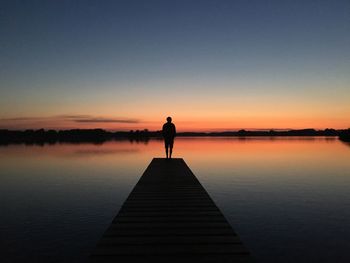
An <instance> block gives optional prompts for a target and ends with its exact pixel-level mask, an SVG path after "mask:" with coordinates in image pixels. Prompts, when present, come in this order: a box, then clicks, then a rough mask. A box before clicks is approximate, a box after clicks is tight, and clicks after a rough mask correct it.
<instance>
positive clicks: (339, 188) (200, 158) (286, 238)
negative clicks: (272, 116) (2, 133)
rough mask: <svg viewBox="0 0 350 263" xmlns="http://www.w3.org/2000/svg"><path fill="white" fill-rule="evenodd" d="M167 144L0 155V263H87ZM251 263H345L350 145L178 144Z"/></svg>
mask: <svg viewBox="0 0 350 263" xmlns="http://www.w3.org/2000/svg"><path fill="white" fill-rule="evenodd" d="M163 151H164V150H163V142H162V141H160V140H150V141H148V142H147V143H145V142H135V141H134V142H130V141H111V142H107V143H104V144H100V145H96V144H55V145H44V146H39V145H32V146H28V145H10V146H0V213H1V214H0V242H1V262H28V261H34V262H84V261H85V260H86V258H87V256H88V255H89V251H90V250H91V249H92V248H93V247H94V246H95V244H96V242H97V241H98V240H99V238H100V237H101V235H102V234H103V232H104V231H105V230H106V228H107V227H108V226H109V224H110V223H111V221H112V219H113V218H114V217H115V215H116V214H117V212H118V210H119V208H120V207H121V205H122V203H123V202H124V200H125V199H126V197H127V196H128V194H129V193H130V191H131V190H132V188H133V186H134V185H135V183H136V182H137V181H138V179H139V178H140V176H141V175H142V173H143V171H144V170H145V169H146V167H147V165H148V164H149V163H150V161H151V160H152V158H153V157H162V156H163ZM174 157H181V158H184V160H185V161H186V163H187V164H188V166H189V167H190V168H191V170H192V171H193V172H194V174H195V175H196V176H197V178H198V179H199V180H200V182H201V183H202V185H203V186H204V187H205V188H206V190H207V191H208V192H209V194H210V195H211V197H212V198H213V200H214V201H215V202H216V204H217V205H218V207H219V208H220V209H221V210H222V212H223V213H224V215H225V216H226V218H227V219H228V221H229V222H230V223H231V225H232V226H233V228H234V229H235V231H236V232H237V233H238V234H239V235H240V237H241V239H242V241H243V242H244V244H245V246H246V247H247V248H248V249H249V250H250V251H251V252H252V254H253V256H254V257H255V258H256V260H257V262H332V263H333V262H344V263H345V262H350V253H349V251H350V145H349V144H345V143H343V142H340V141H338V140H337V138H323V137H283V138H282V137H275V138H266V137H260V138H256V137H255V138H245V139H242V138H212V137H211V138H177V139H176V141H175V148H174Z"/></svg>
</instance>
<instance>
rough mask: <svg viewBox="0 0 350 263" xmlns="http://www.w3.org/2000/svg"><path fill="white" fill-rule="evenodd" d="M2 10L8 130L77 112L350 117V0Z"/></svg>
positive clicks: (83, 4) (0, 79)
mask: <svg viewBox="0 0 350 263" xmlns="http://www.w3.org/2000/svg"><path fill="white" fill-rule="evenodd" d="M0 12H1V13H0V17H1V21H0V35H1V45H0V57H1V60H0V91H1V97H0V118H2V119H3V121H2V124H1V125H2V127H6V126H8V127H22V126H23V125H24V124H23V123H21V122H19V121H17V122H16V123H14V122H9V121H6V119H10V118H17V117H23V118H33V117H35V118H41V117H42V118H46V119H45V120H47V118H50V117H54V116H58V115H67V114H86V115H91V116H93V117H99V118H111V117H113V118H116V119H129V118H130V119H138V120H139V121H140V122H139V123H138V124H140V123H142V125H143V126H147V127H146V128H148V126H150V127H152V125H155V123H157V121H158V120H159V119H161V120H162V121H163V119H164V118H163V117H164V116H166V115H172V116H175V117H177V118H178V120H183V121H184V125H186V122H191V123H193V127H199V128H200V129H205V128H214V127H216V126H218V128H238V127H246V126H249V127H263V126H264V123H265V126H266V127H281V126H283V125H284V126H289V127H302V126H314V127H320V128H322V127H328V126H336V127H348V126H350V122H349V119H348V117H347V116H349V113H350V106H349V103H348V102H349V101H350V85H349V84H350V77H349V76H350V74H349V73H350V72H349V71H350V34H349V32H350V16H349V14H350V2H349V1H1V9H0ZM277 113H278V114H277ZM282 119H283V122H281V120H282ZM286 119H287V120H289V122H288V121H286ZM53 121H56V122H57V120H55V118H53ZM285 121H286V122H285ZM48 123H49V122H47V121H46V122H45V125H48V126H50V125H51V126H50V127H54V126H52V125H54V124H48ZM39 124H40V123H39ZM97 124H98V125H101V122H99V123H97ZM196 124H197V126H196ZM25 125H29V126H30V125H34V124H30V123H28V122H26V123H25ZM36 125H38V123H37V124H36ZM67 125H68V124H66V126H67ZM108 125H110V124H108ZM114 125H115V126H113V127H111V126H108V127H110V128H115V129H118V128H122V129H124V128H129V126H128V127H126V126H125V124H122V123H121V124H118V123H115V124H114ZM118 125H119V126H118ZM215 125H216V126H215ZM34 126H35V125H34ZM68 126H69V125H68ZM68 126H67V127H68ZM219 126H220V127H219Z"/></svg>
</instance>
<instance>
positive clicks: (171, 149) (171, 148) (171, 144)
mask: <svg viewBox="0 0 350 263" xmlns="http://www.w3.org/2000/svg"><path fill="white" fill-rule="evenodd" d="M169 146H170V159H171V155H172V154H173V146H174V141H171V142H170V144H169Z"/></svg>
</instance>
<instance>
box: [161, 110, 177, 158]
mask: <svg viewBox="0 0 350 263" xmlns="http://www.w3.org/2000/svg"><path fill="white" fill-rule="evenodd" d="M166 120H167V122H166V123H164V125H163V129H162V134H163V138H164V144H165V154H166V158H167V159H168V158H170V159H171V154H172V153H173V146H174V138H175V136H176V128H175V125H174V123H172V122H171V121H172V119H171V117H168V118H166ZM169 148H170V151H169Z"/></svg>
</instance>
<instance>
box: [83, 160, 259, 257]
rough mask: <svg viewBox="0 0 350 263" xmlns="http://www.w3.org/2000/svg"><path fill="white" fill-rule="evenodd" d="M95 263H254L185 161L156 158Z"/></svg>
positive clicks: (103, 241)
mask: <svg viewBox="0 0 350 263" xmlns="http://www.w3.org/2000/svg"><path fill="white" fill-rule="evenodd" d="M90 262H152V263H153V262H164V263H168V262H177V263H185V262H191V263H193V262H252V258H251V256H250V254H249V251H248V250H247V249H246V248H245V247H244V246H243V244H242V242H241V241H240V239H239V237H238V236H237V234H236V233H235V232H234V231H233V229H232V227H231V226H230V224H229V223H228V222H227V220H226V219H225V217H224V216H223V214H222V213H221V212H220V210H219V209H218V207H217V206H216V205H215V203H214V202H213V200H212V199H211V198H210V196H209V194H208V193H207V191H206V190H205V189H204V188H203V186H202V185H201V184H200V182H199V181H198V179H197V178H196V177H195V176H194V174H193V173H192V172H191V170H190V169H189V167H188V166H187V165H186V163H185V162H184V160H183V159H177V158H176V159H171V160H167V159H162V158H154V159H153V160H152V162H151V163H150V165H149V166H148V167H147V169H146V171H145V172H144V174H143V175H142V177H141V178H140V180H139V181H138V183H137V184H136V186H135V187H134V189H133V190H132V192H131V193H130V195H129V196H128V198H127V200H126V201H125V203H124V204H123V206H122V208H121V209H120V211H119V213H118V215H117V216H116V217H115V219H114V220H113V222H112V224H111V226H110V227H109V228H108V229H107V230H106V232H105V233H104V235H103V236H102V238H101V240H100V241H99V242H98V244H97V246H96V248H95V250H94V251H93V252H92V254H91V256H90Z"/></svg>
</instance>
